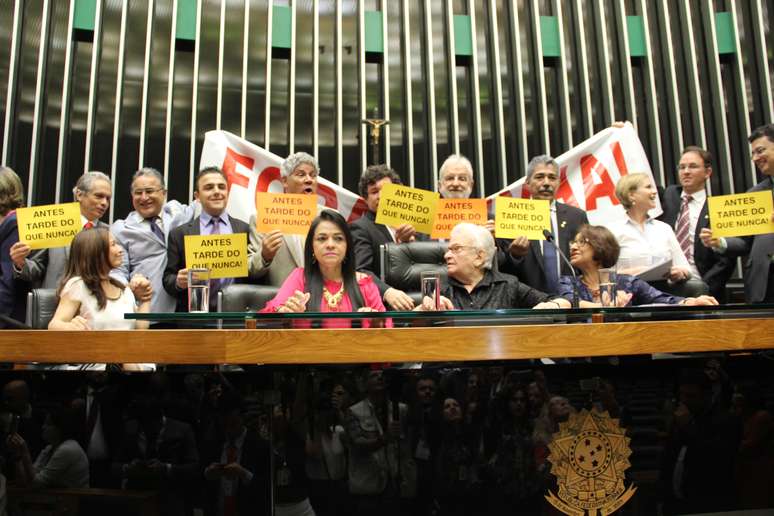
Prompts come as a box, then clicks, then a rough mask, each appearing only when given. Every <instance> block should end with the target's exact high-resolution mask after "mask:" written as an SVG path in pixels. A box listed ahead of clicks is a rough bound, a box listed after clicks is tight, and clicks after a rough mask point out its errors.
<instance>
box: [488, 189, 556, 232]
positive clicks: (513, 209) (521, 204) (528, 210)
mask: <svg viewBox="0 0 774 516" xmlns="http://www.w3.org/2000/svg"><path fill="white" fill-rule="evenodd" d="M544 229H547V230H548V231H551V207H550V203H549V202H548V201H546V200H543V199H516V198H513V197H502V196H500V197H496V198H495V235H497V238H516V237H518V236H526V237H527V238H529V239H530V240H545V237H544V236H543V230H544Z"/></svg>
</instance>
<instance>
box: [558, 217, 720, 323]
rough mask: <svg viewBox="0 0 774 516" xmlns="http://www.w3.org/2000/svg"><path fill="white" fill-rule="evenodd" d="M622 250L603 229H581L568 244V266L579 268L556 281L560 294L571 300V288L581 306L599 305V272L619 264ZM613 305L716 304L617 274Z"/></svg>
mask: <svg viewBox="0 0 774 516" xmlns="http://www.w3.org/2000/svg"><path fill="white" fill-rule="evenodd" d="M620 252H621V248H620V246H619V245H618V241H617V240H616V238H615V236H614V235H613V233H611V232H610V230H609V229H607V228H605V227H603V226H589V225H584V226H581V229H580V231H579V232H578V234H577V235H576V237H575V240H574V241H573V242H571V243H570V263H572V265H573V266H574V267H575V268H576V269H580V271H581V274H580V276H578V277H577V278H573V277H572V276H562V277H561V278H559V295H560V296H562V297H564V298H565V299H568V300H571V299H572V298H573V290H574V287H575V288H577V290H578V294H579V296H580V307H581V308H589V307H595V306H601V305H602V299H601V298H600V293H599V269H604V268H608V267H612V266H614V265H615V264H616V262H617V261H618V255H619V253H620ZM616 290H617V296H616V306H632V305H647V304H667V305H678V304H680V305H717V304H718V302H717V300H715V298H714V297H712V296H699V297H679V296H673V295H671V294H666V293H664V292H661V291H660V290H658V289H655V288H653V287H651V286H650V285H648V283H646V282H645V281H643V280H641V279H639V278H636V277H634V276H629V275H627V274H619V275H618V277H617V281H616Z"/></svg>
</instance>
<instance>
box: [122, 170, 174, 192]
mask: <svg viewBox="0 0 774 516" xmlns="http://www.w3.org/2000/svg"><path fill="white" fill-rule="evenodd" d="M138 177H155V178H156V179H158V180H159V184H160V185H161V188H163V189H164V190H166V189H167V185H166V184H165V183H164V176H163V175H162V174H161V172H159V171H158V170H156V169H155V168H152V167H143V168H141V169H140V170H138V171H137V172H135V173H134V175H133V176H132V182H131V183H129V190H130V191H131V190H132V189H133V188H134V182H135V181H136V180H137V178H138Z"/></svg>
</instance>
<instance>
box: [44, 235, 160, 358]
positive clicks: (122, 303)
mask: <svg viewBox="0 0 774 516" xmlns="http://www.w3.org/2000/svg"><path fill="white" fill-rule="evenodd" d="M122 257H123V250H122V249H121V246H120V245H118V244H117V243H116V240H115V239H114V238H113V235H111V234H110V232H109V231H108V230H107V229H105V228H94V229H87V230H84V231H81V232H80V233H78V234H77V235H75V238H74V239H73V241H72V243H71V244H70V257H69V258H68V260H67V268H66V269H65V274H64V276H63V277H62V280H61V282H60V285H59V289H58V291H57V294H58V295H59V304H58V305H57V307H56V312H55V313H54V317H53V318H52V319H51V322H50V323H49V324H48V329H49V330H133V329H146V328H148V321H135V320H130V319H124V314H125V313H135V312H137V313H147V312H149V311H150V302H151V297H152V296H153V289H152V287H151V284H150V281H148V279H147V278H145V277H144V276H141V275H136V276H134V277H133V278H132V280H131V282H130V283H129V285H128V288H127V285H124V284H123V283H122V282H121V281H119V280H118V279H116V278H114V277H112V276H111V275H110V271H111V270H112V269H114V268H116V267H118V266H120V265H121V259H122ZM66 367H67V366H65V368H66ZM75 367H76V368H77V369H104V368H105V364H82V365H77V366H75ZM124 367H125V369H133V370H137V369H153V368H154V367H153V365H152V364H125V366H124Z"/></svg>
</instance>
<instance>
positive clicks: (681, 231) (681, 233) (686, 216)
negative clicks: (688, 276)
mask: <svg viewBox="0 0 774 516" xmlns="http://www.w3.org/2000/svg"><path fill="white" fill-rule="evenodd" d="M692 200H693V197H692V196H690V195H686V196H685V197H683V203H682V204H681V205H680V215H679V216H678V217H677V224H675V234H676V236H677V241H678V242H679V243H680V248H681V249H682V250H683V254H685V257H686V258H687V259H688V262H690V263H693V238H691V217H690V210H689V209H688V204H689V203H690V202H691V201H692Z"/></svg>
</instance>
